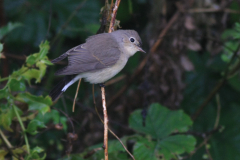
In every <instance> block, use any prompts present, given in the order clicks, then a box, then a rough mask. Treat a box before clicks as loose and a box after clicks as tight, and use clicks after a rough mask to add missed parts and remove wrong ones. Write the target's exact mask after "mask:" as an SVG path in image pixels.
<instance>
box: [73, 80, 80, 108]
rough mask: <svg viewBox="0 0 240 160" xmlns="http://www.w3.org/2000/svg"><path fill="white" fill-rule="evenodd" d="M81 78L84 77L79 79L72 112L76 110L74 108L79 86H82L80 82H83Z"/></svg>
mask: <svg viewBox="0 0 240 160" xmlns="http://www.w3.org/2000/svg"><path fill="white" fill-rule="evenodd" d="M81 80H82V79H79V81H78V86H77V90H76V93H75V97H74V100H73V106H72V112H74V110H75V104H76V99H77V95H78V91H79V87H80V84H81Z"/></svg>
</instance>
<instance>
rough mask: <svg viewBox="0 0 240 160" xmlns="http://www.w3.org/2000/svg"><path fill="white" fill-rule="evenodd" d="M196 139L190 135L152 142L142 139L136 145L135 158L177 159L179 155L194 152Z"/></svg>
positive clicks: (148, 159) (141, 159) (144, 159)
mask: <svg viewBox="0 0 240 160" xmlns="http://www.w3.org/2000/svg"><path fill="white" fill-rule="evenodd" d="M195 145H196V139H195V138H194V137H193V136H189V135H175V136H170V137H167V138H165V139H163V140H160V141H150V140H147V139H146V138H141V139H139V140H138V141H137V143H136V144H135V145H134V151H133V153H134V156H135V157H137V158H138V160H157V159H158V157H160V156H161V157H163V159H165V160H170V159H174V158H176V156H177V155H180V154H183V153H185V152H188V153H190V152H191V151H193V150H194V148H195V147H194V146H195Z"/></svg>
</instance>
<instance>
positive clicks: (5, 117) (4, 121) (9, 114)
mask: <svg viewBox="0 0 240 160" xmlns="http://www.w3.org/2000/svg"><path fill="white" fill-rule="evenodd" d="M12 119H13V110H12V108H11V107H10V106H9V105H8V108H7V109H6V110H4V111H2V113H1V114H0V122H1V123H0V126H2V127H3V128H4V129H6V130H8V131H10V132H12V131H13V130H12V129H11V128H10V125H11V124H12Z"/></svg>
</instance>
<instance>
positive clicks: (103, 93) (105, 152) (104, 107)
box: [101, 87, 108, 160]
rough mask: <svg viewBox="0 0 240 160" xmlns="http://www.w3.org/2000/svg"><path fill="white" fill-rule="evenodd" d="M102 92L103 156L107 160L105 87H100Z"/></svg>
mask: <svg viewBox="0 0 240 160" xmlns="http://www.w3.org/2000/svg"><path fill="white" fill-rule="evenodd" d="M101 93H102V107H103V116H104V142H103V148H104V157H105V160H108V115H107V106H106V97H105V88H104V87H101Z"/></svg>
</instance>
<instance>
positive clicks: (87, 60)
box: [55, 34, 121, 75]
mask: <svg viewBox="0 0 240 160" xmlns="http://www.w3.org/2000/svg"><path fill="white" fill-rule="evenodd" d="M65 54H67V55H68V66H66V67H65V68H63V69H60V70H58V71H57V72H56V73H55V74H56V75H72V74H80V73H83V72H88V71H97V70H100V69H104V68H107V67H110V66H112V65H114V64H115V63H116V62H117V61H118V59H119V57H120V54H121V51H120V49H119V45H118V43H117V41H116V40H115V38H114V37H112V35H111V34H102V36H99V35H96V37H94V36H92V37H91V38H89V39H87V42H86V43H84V44H82V45H79V46H76V47H74V48H72V49H70V50H69V51H67V52H66V53H65Z"/></svg>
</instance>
